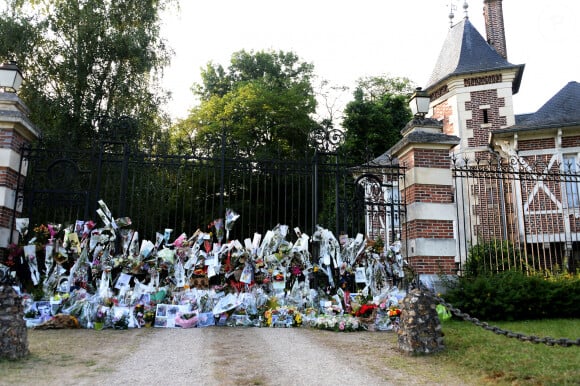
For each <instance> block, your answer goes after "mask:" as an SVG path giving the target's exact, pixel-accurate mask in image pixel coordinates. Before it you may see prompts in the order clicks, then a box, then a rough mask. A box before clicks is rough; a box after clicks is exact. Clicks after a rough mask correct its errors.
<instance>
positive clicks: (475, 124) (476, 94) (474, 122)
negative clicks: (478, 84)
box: [465, 90, 507, 147]
mask: <svg viewBox="0 0 580 386" xmlns="http://www.w3.org/2000/svg"><path fill="white" fill-rule="evenodd" d="M470 95H471V100H470V101H467V102H465V110H467V111H471V119H468V120H467V121H466V127H467V128H468V129H471V130H473V137H472V138H468V139H467V143H468V145H469V147H479V146H487V145H488V141H489V132H490V131H491V130H495V129H499V128H501V127H502V126H505V125H507V119H506V117H505V116H500V115H499V109H500V107H504V106H505V98H499V97H498V96H497V90H483V91H473V92H471V93H470ZM485 105H489V109H487V117H488V122H489V123H490V124H491V127H481V125H482V124H483V123H484V112H483V109H480V108H479V107H480V106H485Z"/></svg>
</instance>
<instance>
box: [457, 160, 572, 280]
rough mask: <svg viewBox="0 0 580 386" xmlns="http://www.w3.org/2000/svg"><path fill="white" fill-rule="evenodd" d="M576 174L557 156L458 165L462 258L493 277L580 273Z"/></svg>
mask: <svg viewBox="0 0 580 386" xmlns="http://www.w3.org/2000/svg"><path fill="white" fill-rule="evenodd" d="M576 170H578V169H573V168H570V166H569V165H568V166H566V165H564V164H562V163H561V162H558V159H557V157H555V156H553V155H552V156H550V157H547V156H544V157H536V158H534V159H533V160H532V159H523V158H520V157H512V158H511V159H509V160H505V159H490V158H484V159H454V160H453V164H452V173H453V177H454V189H455V200H456V203H457V219H458V232H457V233H458V244H459V245H458V246H459V253H460V256H463V257H467V259H469V258H472V259H475V260H477V261H478V264H479V265H480V266H481V267H483V268H484V269H489V270H492V271H498V270H507V269H520V270H530V269H532V270H557V269H562V268H565V269H568V270H575V269H577V268H579V267H580V265H579V257H580V207H579V205H578V202H579V196H578V184H579V183H580V174H578V172H576ZM475 260H472V261H473V262H475ZM465 262H466V260H465V259H462V265H461V267H460V268H461V269H462V270H463V269H466V268H468V269H472V268H473V267H466V266H465Z"/></svg>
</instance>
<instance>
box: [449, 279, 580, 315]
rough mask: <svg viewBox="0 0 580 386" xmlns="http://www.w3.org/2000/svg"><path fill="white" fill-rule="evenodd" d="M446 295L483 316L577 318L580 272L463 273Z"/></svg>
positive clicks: (579, 311)
mask: <svg viewBox="0 0 580 386" xmlns="http://www.w3.org/2000/svg"><path fill="white" fill-rule="evenodd" d="M445 297H446V300H447V301H448V302H449V303H451V304H453V305H454V306H455V307H457V308H459V309H460V310H461V311H463V312H466V313H468V314H470V315H471V316H474V317H477V318H479V319H482V320H531V319H544V318H573V317H578V316H579V315H580V275H579V274H576V275H570V274H568V275H561V276H558V277H545V276H544V275H543V274H539V273H533V274H529V275H526V274H525V273H523V272H519V271H504V272H499V273H496V274H485V275H484V274H480V275H479V276H477V277H460V278H459V279H458V281H457V282H456V283H455V285H454V286H452V287H449V288H448V290H447V292H446V296H445Z"/></svg>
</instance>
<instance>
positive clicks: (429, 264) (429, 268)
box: [408, 256, 457, 275]
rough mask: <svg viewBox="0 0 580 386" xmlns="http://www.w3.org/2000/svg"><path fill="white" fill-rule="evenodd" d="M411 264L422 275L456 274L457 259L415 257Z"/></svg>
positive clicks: (410, 261)
mask: <svg viewBox="0 0 580 386" xmlns="http://www.w3.org/2000/svg"><path fill="white" fill-rule="evenodd" d="M408 260H409V264H411V266H412V267H413V268H414V269H415V270H416V272H419V273H422V274H431V275H434V274H440V273H443V274H456V273H457V268H456V266H455V258H454V257H453V256H413V257H410V258H409V259H408Z"/></svg>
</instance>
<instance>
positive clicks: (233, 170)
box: [18, 142, 404, 239]
mask: <svg viewBox="0 0 580 386" xmlns="http://www.w3.org/2000/svg"><path fill="white" fill-rule="evenodd" d="M22 167H26V168H27V169H28V175H27V177H26V180H25V181H24V184H20V187H19V192H18V196H19V197H20V200H21V201H22V204H23V207H22V215H23V216H25V217H29V218H30V221H31V224H40V223H47V222H57V223H62V224H63V225H64V224H66V223H70V222H74V221H75V220H77V219H80V220H87V219H95V217H96V216H95V210H96V209H97V201H98V200H104V201H105V202H106V203H107V204H108V206H109V207H110V208H111V210H112V212H113V215H114V216H115V217H124V216H126V217H129V218H131V220H132V227H133V228H134V229H135V230H138V231H139V232H140V233H141V235H142V237H146V238H154V237H155V233H156V232H162V231H163V230H164V229H165V228H170V229H174V230H175V232H186V233H188V234H189V233H192V232H193V231H195V230H196V229H198V228H199V229H202V230H204V229H205V230H207V226H208V224H210V223H211V222H212V221H213V220H214V219H217V218H220V217H223V216H224V212H225V209H226V208H231V209H232V210H234V211H235V212H237V213H238V214H240V218H239V220H238V221H237V222H236V226H235V229H234V230H233V231H232V234H231V238H239V239H243V238H247V237H252V235H253V234H254V232H258V233H264V232H265V231H267V230H268V229H272V228H273V227H274V226H276V225H277V224H286V225H289V226H291V227H292V228H294V227H298V228H300V229H301V230H302V231H304V232H313V231H314V229H315V227H316V225H321V226H323V227H325V228H328V229H331V230H332V231H333V232H334V233H335V234H336V235H337V236H338V235H339V234H341V233H347V234H351V235H355V234H356V233H364V234H368V233H369V232H370V233H371V235H370V236H371V237H376V238H378V237H381V238H384V235H385V234H389V235H390V236H389V237H391V238H392V237H393V235H394V234H395V233H397V231H396V230H395V229H394V226H399V224H398V223H396V224H395V217H397V218H398V215H399V214H401V213H404V203H402V202H400V200H399V199H396V198H394V197H395V196H394V195H396V191H397V190H396V189H393V181H398V179H399V178H400V176H401V171H400V170H399V167H398V166H397V165H385V164H381V165H373V164H365V165H364V168H363V167H362V166H361V165H358V164H356V163H352V162H349V161H347V160H345V159H343V158H341V157H340V156H339V155H338V154H336V153H331V152H328V153H322V152H314V151H313V152H312V155H311V156H305V157H304V158H303V159H275V158H272V159H245V158H225V157H223V156H222V157H220V156H218V157H196V156H187V155H168V154H155V155H153V154H145V153H142V152H136V151H132V150H131V149H130V148H128V147H127V146H126V145H125V144H124V143H123V142H119V143H111V142H108V143H107V144H106V146H105V145H101V146H97V147H95V148H92V149H85V150H79V149H77V150H74V151H66V152H65V151H61V150H55V149H44V148H38V147H37V148H26V149H23V150H22ZM362 172H364V174H365V176H366V177H369V176H372V178H362V179H361V178H360V176H361V173H362ZM371 180H372V181H374V183H378V185H379V187H378V188H379V190H380V191H381V192H382V194H379V195H378V196H372V195H369V194H365V191H368V189H369V186H370V182H369V181H371ZM373 197H374V198H373ZM397 197H398V196H397ZM373 218H375V219H376V218H382V219H383V220H382V222H383V224H382V226H383V228H382V229H383V230H382V231H377V230H376V228H374V227H370V226H368V222H369V221H371V219H373ZM397 221H398V220H397ZM373 232H374V233H373ZM398 233H400V232H398Z"/></svg>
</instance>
